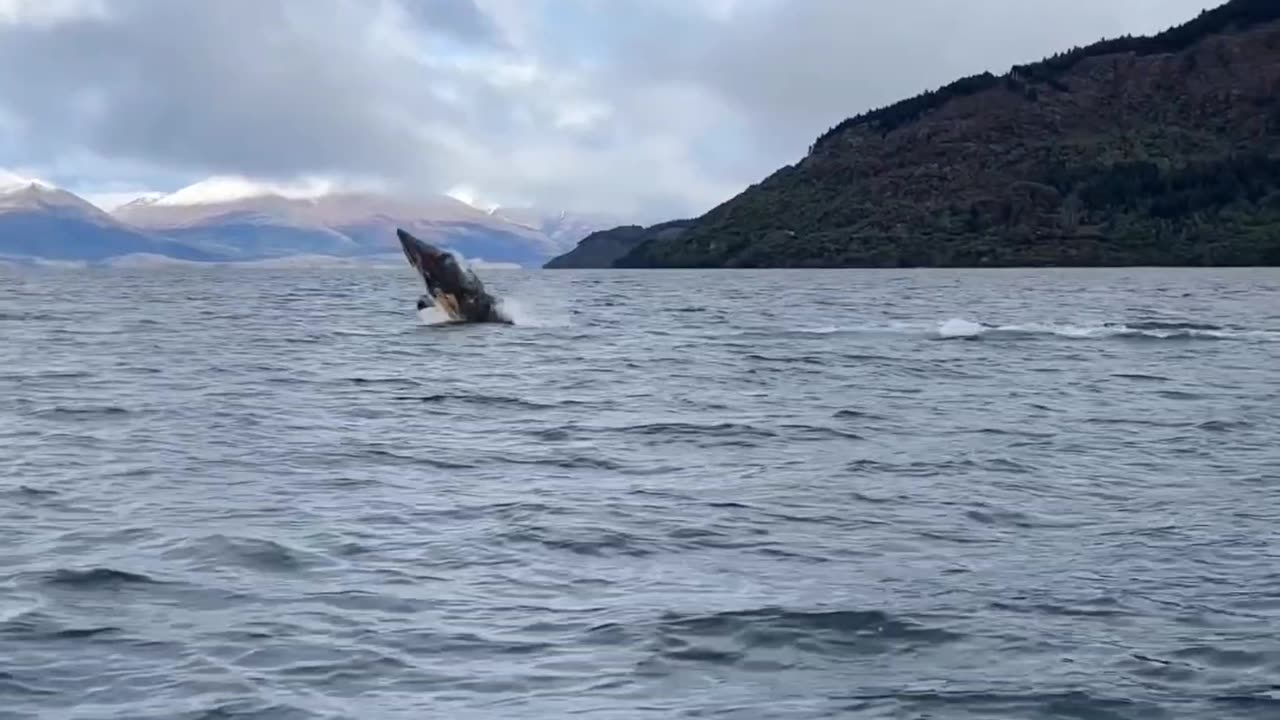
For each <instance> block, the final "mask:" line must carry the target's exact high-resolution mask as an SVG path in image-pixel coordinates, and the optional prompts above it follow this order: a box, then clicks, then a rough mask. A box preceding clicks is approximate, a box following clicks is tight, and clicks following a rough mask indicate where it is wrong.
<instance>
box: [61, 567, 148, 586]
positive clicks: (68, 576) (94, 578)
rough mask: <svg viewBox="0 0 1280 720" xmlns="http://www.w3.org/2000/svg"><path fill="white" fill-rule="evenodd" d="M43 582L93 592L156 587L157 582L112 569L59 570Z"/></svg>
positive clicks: (142, 576) (137, 574)
mask: <svg viewBox="0 0 1280 720" xmlns="http://www.w3.org/2000/svg"><path fill="white" fill-rule="evenodd" d="M45 582H46V583H48V584H49V585H54V586H60V587H68V588H76V589H86V590H94V589H98V588H114V587H121V586H124V585H156V584H159V581H158V580H155V579H154V578H151V577H149V576H147V575H142V574H140V573H131V572H126V571H124V570H115V569H112V568H91V569H88V570H65V569H59V570H55V571H53V572H51V573H49V574H48V575H47V576H46V579H45Z"/></svg>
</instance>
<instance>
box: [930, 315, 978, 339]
mask: <svg viewBox="0 0 1280 720" xmlns="http://www.w3.org/2000/svg"><path fill="white" fill-rule="evenodd" d="M984 330H986V328H985V327H984V326H983V325H981V324H980V323H976V322H973V321H971V320H964V319H962V318H952V319H950V320H948V321H946V322H944V323H942V325H941V326H939V327H938V337H944V338H967V337H977V336H979V335H981V334H982V332H983V331H984Z"/></svg>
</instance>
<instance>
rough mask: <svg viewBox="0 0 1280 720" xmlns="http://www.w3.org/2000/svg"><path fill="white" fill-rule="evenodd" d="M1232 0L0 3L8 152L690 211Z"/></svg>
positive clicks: (35, 165) (103, 193)
mask: <svg viewBox="0 0 1280 720" xmlns="http://www.w3.org/2000/svg"><path fill="white" fill-rule="evenodd" d="M1218 4H1221V0H1218V1H1214V0H1073V1H1072V2H1069V3H1060V2H1048V1H1047V0H1045V1H1042V0H966V1H965V2H960V1H959V0H0V168H5V169H6V170H8V171H10V172H13V173H17V174H19V175H21V176H23V177H35V178H40V179H42V180H45V181H47V182H51V183H54V184H56V185H59V186H61V187H65V188H67V189H69V190H72V191H73V192H77V193H79V194H81V195H83V196H85V197H87V198H88V199H90V200H91V201H94V202H97V203H99V204H100V205H106V206H110V205H113V204H117V203H119V202H123V201H126V200H128V199H131V198H133V197H136V196H138V195H141V194H145V193H158V192H172V191H175V190H177V189H179V188H182V187H184V186H187V185H189V184H191V183H194V182H197V181H200V180H203V179H205V178H208V177H210V176H225V177H228V178H233V179H235V178H239V179H241V180H237V182H253V183H269V184H271V185H273V186H277V187H281V186H290V187H293V186H297V187H330V188H339V189H341V188H343V187H353V188H364V189H370V188H384V189H388V190H393V191H403V192H413V193H440V192H448V193H451V194H453V195H454V196H456V197H460V198H465V199H466V200H467V201H468V202H472V203H474V204H477V205H482V206H492V205H505V206H515V205H526V206H527V205H534V206H538V207H542V208H546V209H548V210H556V211H559V210H569V211H578V212H603V213H609V214H613V215H615V216H618V217H620V218H627V219H628V220H630V221H635V222H656V221H660V220H665V219H672V218H676V217H690V216H694V215H697V214H700V213H702V212H705V211H706V210H708V209H710V208H711V207H713V206H715V205H717V204H719V203H720V202H723V201H724V200H727V199H729V198H730V197H732V196H733V195H734V194H736V193H738V192H740V191H741V190H743V189H744V188H746V187H747V186H749V185H750V184H752V183H755V182H758V181H759V180H761V179H762V178H763V177H765V176H766V175H768V174H769V173H771V172H772V171H774V170H776V169H777V168H779V167H781V166H783V165H785V164H788V163H793V162H796V161H797V160H799V159H800V158H801V157H803V155H804V153H805V151H806V149H807V148H808V146H809V144H810V143H811V142H813V140H814V139H815V138H816V137H817V136H818V135H819V134H821V133H822V132H823V131H825V130H826V129H827V128H829V127H831V126H833V125H835V124H836V123H838V122H840V121H841V120H842V119H844V118H846V117H848V116H851V115H856V114H858V113H860V112H863V111H865V110H869V109H872V108H875V107H880V106H883V105H886V104H889V103H892V102H895V101H897V100H899V99H903V98H906V97H909V96H912V95H915V94H917V93H919V92H921V91H924V90H928V89H933V88H936V87H938V86H941V85H944V84H947V83H949V82H951V81H952V80H954V79H956V78H958V77H962V76H966V75H971V74H974V73H979V72H982V71H984V70H990V71H992V72H995V73H997V74H999V73H1003V72H1005V71H1007V70H1008V68H1009V66H1011V65H1013V64H1016V63H1022V62H1029V61H1034V60H1037V59H1040V58H1042V57H1045V56H1047V55H1052V54H1053V53H1055V52H1057V51H1060V50H1064V49H1069V48H1070V47H1072V46H1075V45H1084V44H1088V43H1091V42H1094V41H1096V40H1099V39H1102V38H1104V37H1113V36H1116V35H1122V34H1125V33H1130V34H1149V33H1153V32H1158V31H1160V30H1163V29H1165V28H1167V27H1169V26H1171V25H1175V24H1179V23H1181V22H1185V21H1186V20H1189V19H1191V18H1193V17H1194V16H1195V15H1197V14H1198V13H1199V12H1200V11H1201V10H1204V9H1206V8H1209V7H1213V6H1216V5H1218Z"/></svg>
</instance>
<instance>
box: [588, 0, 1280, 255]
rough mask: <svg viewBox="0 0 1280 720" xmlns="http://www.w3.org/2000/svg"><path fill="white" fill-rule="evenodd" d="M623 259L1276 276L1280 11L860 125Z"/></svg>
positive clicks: (1247, 3)
mask: <svg viewBox="0 0 1280 720" xmlns="http://www.w3.org/2000/svg"><path fill="white" fill-rule="evenodd" d="M613 264H614V265H615V266H617V267H767V266H775V267H777V266H782V267H803V266H828V267H833V266H864V267H865V266H869V267H909V266H1015V265H1086V266H1087V265H1257V264H1280V2H1277V1H1276V0H1232V2H1229V3H1226V4H1225V5H1222V6H1219V7H1218V8H1216V9H1214V10H1211V11H1207V12H1205V13H1204V14H1202V15H1201V16H1200V17H1198V18H1196V19H1194V20H1192V21H1190V22H1188V23H1186V24H1185V25H1182V26H1179V27H1176V28H1172V29H1170V30H1168V31H1166V32H1165V33H1162V34H1160V35H1157V36H1153V37H1143V38H1128V37H1127V38H1121V39H1118V40H1112V41H1105V42H1102V43H1099V44H1097V45H1093V46H1090V47H1087V48H1077V49H1075V50H1072V51H1070V52H1067V53H1062V54H1059V55H1056V56H1054V57H1052V58H1049V59H1047V60H1044V61H1042V62H1039V63H1035V64H1032V65H1025V66H1018V67H1015V68H1013V69H1012V70H1011V71H1010V72H1009V73H1007V74H1005V75H1003V76H995V75H991V74H985V75H979V76H976V77H972V78H966V79H964V80H961V81H959V82H957V83H955V84H953V85H950V86H948V87H945V88H942V89H940V90H938V91H936V92H932V93H927V94H925V95H922V96H919V97H916V98H912V99H910V100H906V101H904V102H901V103H898V104H896V105H893V106H890V107H887V108H882V109H880V110H876V111H874V112H869V113H866V114H863V115H860V116H857V117H854V118H850V119H849V120H846V121H844V122H842V123H841V124H839V125H838V126H836V127H834V128H832V129H831V131H829V132H828V133H826V134H824V135H823V136H822V137H820V138H819V139H818V140H817V142H815V143H814V145H813V147H812V148H811V150H810V152H809V153H808V154H807V155H806V157H804V158H803V159H802V160H801V161H800V162H798V163H797V164H795V165H791V166H787V167H784V168H782V169H780V170H778V171H777V172H775V173H774V174H773V175H771V176H770V177H768V178H766V179H765V180H763V181H762V182H760V183H758V184H756V185H754V186H752V187H750V188H748V189H747V190H746V191H744V192H743V193H741V194H740V195H738V196H736V197H734V198H732V199H731V200H729V201H728V202H726V203H724V204H722V205H720V206H718V207H716V208H714V209H713V210H711V211H710V212H708V213H707V214H705V215H703V216H702V217H700V218H697V219H696V220H694V221H693V222H692V223H690V224H689V226H688V228H687V229H686V230H684V231H683V232H679V233H666V234H662V235H661V236H654V237H649V238H645V239H644V240H643V241H642V242H640V243H638V244H637V245H636V246H635V247H633V248H632V249H630V250H629V251H627V254H626V255H624V256H623V257H621V258H619V259H617V260H616V261H615V262H614V263H613Z"/></svg>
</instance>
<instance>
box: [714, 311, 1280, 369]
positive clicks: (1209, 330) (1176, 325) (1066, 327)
mask: <svg viewBox="0 0 1280 720" xmlns="http://www.w3.org/2000/svg"><path fill="white" fill-rule="evenodd" d="M727 335H729V336H732V337H735V338H739V339H743V340H747V339H775V340H776V339H778V338H797V339H803V338H809V339H817V338H824V337H832V336H836V337H839V336H846V335H852V336H867V335H870V336H888V337H894V336H904V335H905V336H916V337H925V338H929V339H934V340H987V339H990V340H1020V339H1038V338H1061V339H1067V340H1110V339H1134V340H1253V341H1262V342H1280V330H1264V329H1248V328H1236V327H1228V326H1223V325H1215V324H1211V323H1205V322H1196V321H1186V322H1166V321H1155V320H1134V321H1121V322H1097V323H1082V324H1075V323H1055V322H1026V323H1005V324H992V323H986V322H982V321H978V320H972V319H969V318H964V317H953V318H950V319H947V320H943V321H935V322H927V321H916V322H895V323H889V324H884V325H874V324H868V325H852V326H837V325H816V326H810V327H803V326H802V327H786V328H753V329H749V330H737V331H730V332H728V333H727ZM803 357H804V356H799V357H798V358H780V357H775V356H766V355H758V354H757V355H753V356H752V355H749V356H748V359H752V360H757V361H762V362H764V361H783V360H785V361H788V362H795V361H797V359H803ZM867 359H880V358H876V357H870V358H867Z"/></svg>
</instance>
